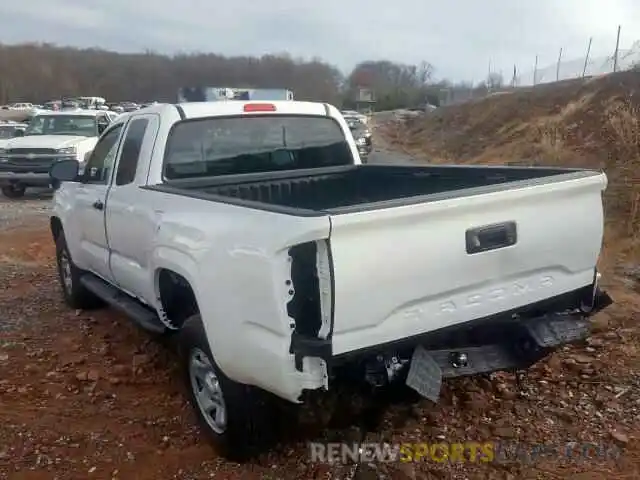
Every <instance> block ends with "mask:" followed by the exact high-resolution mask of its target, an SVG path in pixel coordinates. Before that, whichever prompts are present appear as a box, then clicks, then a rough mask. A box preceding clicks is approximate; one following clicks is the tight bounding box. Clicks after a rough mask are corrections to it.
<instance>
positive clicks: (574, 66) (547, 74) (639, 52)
mask: <svg viewBox="0 0 640 480" xmlns="http://www.w3.org/2000/svg"><path fill="white" fill-rule="evenodd" d="M621 30H622V28H621V27H620V26H618V30H617V37H616V44H615V48H614V50H613V52H612V55H611V56H608V57H606V56H605V57H593V56H591V47H592V44H593V38H590V39H589V41H588V43H587V44H586V45H585V56H583V57H578V58H572V59H571V60H567V59H565V58H564V54H566V52H565V51H564V50H563V49H562V48H560V50H559V53H558V57H557V59H556V61H555V62H554V63H553V64H547V65H546V66H543V67H539V66H538V62H539V60H540V58H539V57H538V56H537V55H536V57H535V59H532V60H533V62H532V65H533V68H531V69H529V70H524V71H522V72H521V71H520V70H519V69H518V66H517V65H514V66H513V74H512V75H511V76H510V77H509V78H504V76H503V75H502V72H496V71H493V70H492V68H491V65H490V66H489V74H488V76H487V80H486V81H485V82H483V85H481V86H474V87H467V88H463V87H452V88H443V89H442V90H441V95H440V97H441V104H442V105H451V104H456V103H464V102H467V101H471V100H475V99H480V98H483V97H485V96H487V95H488V94H492V93H498V92H506V91H509V90H512V89H514V88H518V87H532V86H535V85H539V84H543V83H545V84H546V83H554V82H558V81H563V80H570V79H578V78H583V77H592V76H599V75H606V74H609V73H613V72H616V71H623V70H629V69H631V68H634V67H635V66H638V65H640V41H636V42H634V43H633V44H632V45H631V47H630V48H628V49H620V48H619V44H620V33H621ZM492 83H493V85H492Z"/></svg>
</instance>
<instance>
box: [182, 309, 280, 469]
mask: <svg viewBox="0 0 640 480" xmlns="http://www.w3.org/2000/svg"><path fill="white" fill-rule="evenodd" d="M179 344H180V354H181V358H182V362H183V369H184V375H185V377H186V379H187V387H188V390H189V397H190V398H189V399H190V401H191V404H192V406H193V408H194V410H195V412H196V415H197V416H198V421H199V423H200V425H201V427H202V428H203V429H204V430H205V432H206V433H207V435H208V436H209V437H210V438H211V440H212V441H213V443H214V444H215V445H216V447H217V448H218V449H219V450H220V453H221V454H222V455H223V456H225V457H227V458H228V459H231V460H234V461H244V460H247V459H248V458H250V457H251V456H254V455H257V454H259V453H260V451H261V449H262V448H263V447H266V446H267V443H266V442H267V441H268V440H271V439H272V438H273V437H270V436H268V435H267V434H268V433H270V431H271V429H270V428H269V427H270V425H271V422H272V421H273V419H274V413H276V409H275V408H274V403H273V399H271V398H269V395H268V394H267V393H266V392H264V391H262V390H259V389H257V388H255V387H250V386H248V385H243V384H240V383H238V382H235V381H233V380H231V379H230V378H228V377H227V376H226V375H225V374H224V373H223V372H222V371H221V370H220V368H219V367H218V365H217V364H216V362H215V360H214V359H213V355H212V353H211V349H210V347H209V342H208V341H207V335H206V332H205V330H204V325H203V324H202V319H201V317H200V315H199V314H196V315H193V316H192V317H190V318H189V319H187V320H186V321H185V323H184V325H183V327H182V329H181V330H180V337H179Z"/></svg>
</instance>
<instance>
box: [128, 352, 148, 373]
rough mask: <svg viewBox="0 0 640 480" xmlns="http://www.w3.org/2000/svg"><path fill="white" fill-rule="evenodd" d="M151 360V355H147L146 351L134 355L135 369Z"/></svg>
mask: <svg viewBox="0 0 640 480" xmlns="http://www.w3.org/2000/svg"><path fill="white" fill-rule="evenodd" d="M150 361H151V358H150V357H149V355H146V354H144V353H139V354H137V355H134V356H133V359H132V361H131V364H132V366H133V370H134V371H137V370H138V369H139V368H140V367H142V366H144V365H146V364H148V363H149V362H150Z"/></svg>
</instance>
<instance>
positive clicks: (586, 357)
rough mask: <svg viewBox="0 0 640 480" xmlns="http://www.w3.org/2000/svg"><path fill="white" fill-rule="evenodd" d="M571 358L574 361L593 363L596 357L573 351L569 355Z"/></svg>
mask: <svg viewBox="0 0 640 480" xmlns="http://www.w3.org/2000/svg"><path fill="white" fill-rule="evenodd" d="M570 358H572V359H573V360H575V361H576V363H582V364H583V365H584V364H588V363H593V362H595V361H596V360H597V359H596V358H595V357H591V356H589V355H583V354H581V353H575V354H573V355H571V357H570Z"/></svg>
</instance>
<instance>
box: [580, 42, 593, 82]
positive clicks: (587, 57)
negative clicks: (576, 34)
mask: <svg viewBox="0 0 640 480" xmlns="http://www.w3.org/2000/svg"><path fill="white" fill-rule="evenodd" d="M592 41H593V37H590V38H589V46H588V47H587V56H586V57H585V58H584V68H583V69H582V78H584V76H585V74H586V73H587V64H588V63H589V54H590V53H591V42H592Z"/></svg>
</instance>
